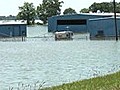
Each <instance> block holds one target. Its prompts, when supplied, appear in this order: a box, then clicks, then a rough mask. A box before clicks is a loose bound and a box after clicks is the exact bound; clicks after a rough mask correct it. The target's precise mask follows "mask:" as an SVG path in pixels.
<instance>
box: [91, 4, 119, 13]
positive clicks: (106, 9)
mask: <svg viewBox="0 0 120 90" xmlns="http://www.w3.org/2000/svg"><path fill="white" fill-rule="evenodd" d="M89 10H90V11H92V12H97V11H98V10H100V11H101V12H108V13H111V12H112V13H113V2H102V3H93V4H92V5H91V6H90V7H89ZM116 12H117V13H120V3H117V2H116Z"/></svg>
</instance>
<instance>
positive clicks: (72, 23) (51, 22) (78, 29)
mask: <svg viewBox="0 0 120 90" xmlns="http://www.w3.org/2000/svg"><path fill="white" fill-rule="evenodd" d="M111 16H112V15H110V14H89V13H88V14H72V15H60V16H53V17H50V18H49V19H48V32H56V31H66V30H68V31H73V32H74V33H86V32H88V27H89V26H88V22H89V19H94V18H105V17H111Z"/></svg>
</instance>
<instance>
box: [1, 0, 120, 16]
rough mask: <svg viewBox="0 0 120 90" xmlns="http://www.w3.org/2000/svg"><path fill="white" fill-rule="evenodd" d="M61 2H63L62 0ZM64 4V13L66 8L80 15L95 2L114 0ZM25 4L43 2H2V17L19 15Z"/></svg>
mask: <svg viewBox="0 0 120 90" xmlns="http://www.w3.org/2000/svg"><path fill="white" fill-rule="evenodd" d="M60 1H61V0H60ZM62 1H64V4H62V8H61V9H62V12H63V11H64V10H65V9H66V8H69V7H71V8H73V9H75V10H76V11H77V12H78V13H79V11H80V10H81V9H82V8H88V7H89V6H90V5H91V4H92V3H94V2H110V1H113V0H62ZM24 2H30V3H31V2H32V3H34V6H37V5H39V4H40V3H41V2H42V0H0V16H2V15H5V16H8V15H17V13H18V12H19V9H18V6H22V5H23V3H24ZM116 2H120V0H116Z"/></svg>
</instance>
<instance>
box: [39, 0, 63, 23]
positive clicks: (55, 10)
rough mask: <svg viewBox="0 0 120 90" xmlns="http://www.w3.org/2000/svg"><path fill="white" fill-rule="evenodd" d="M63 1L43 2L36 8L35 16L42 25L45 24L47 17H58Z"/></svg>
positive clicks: (47, 0) (49, 0) (48, 0)
mask: <svg viewBox="0 0 120 90" xmlns="http://www.w3.org/2000/svg"><path fill="white" fill-rule="evenodd" d="M62 3H63V1H59V0H43V1H42V4H39V6H37V16H38V17H39V19H40V20H41V21H43V24H46V23H47V20H48V18H49V17H51V16H54V15H60V14H61V9H60V7H62V5H61V4H62Z"/></svg>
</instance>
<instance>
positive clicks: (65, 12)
mask: <svg viewBox="0 0 120 90" xmlns="http://www.w3.org/2000/svg"><path fill="white" fill-rule="evenodd" d="M76 13H77V12H76V11H75V10H74V9H72V8H67V9H65V10H64V12H63V14H76Z"/></svg>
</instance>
